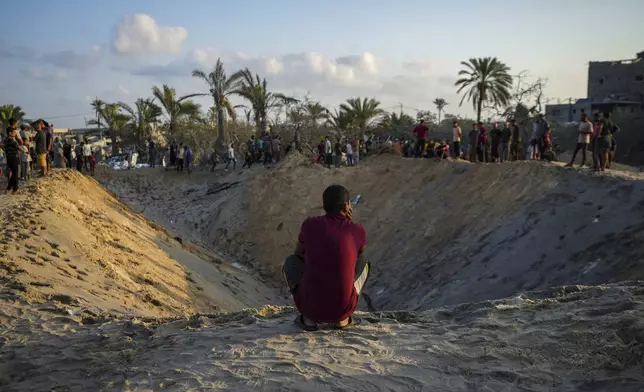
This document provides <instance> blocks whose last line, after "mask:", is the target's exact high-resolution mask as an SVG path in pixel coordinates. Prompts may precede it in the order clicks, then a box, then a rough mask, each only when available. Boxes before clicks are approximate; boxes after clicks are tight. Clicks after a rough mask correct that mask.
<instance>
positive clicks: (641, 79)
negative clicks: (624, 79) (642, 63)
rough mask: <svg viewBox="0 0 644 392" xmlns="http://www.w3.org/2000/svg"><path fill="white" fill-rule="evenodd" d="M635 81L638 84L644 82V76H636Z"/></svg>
mask: <svg viewBox="0 0 644 392" xmlns="http://www.w3.org/2000/svg"><path fill="white" fill-rule="evenodd" d="M635 81H636V82H643V81H644V75H642V74H639V75H635Z"/></svg>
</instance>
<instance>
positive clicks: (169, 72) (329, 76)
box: [113, 48, 470, 113]
mask: <svg viewBox="0 0 644 392" xmlns="http://www.w3.org/2000/svg"><path fill="white" fill-rule="evenodd" d="M217 59H221V60H222V61H223V63H224V66H225V69H226V72H227V73H228V75H230V74H232V73H233V72H235V71H237V70H239V69H243V68H246V67H248V68H249V69H250V70H251V72H253V73H257V74H259V75H260V77H266V79H267V80H268V84H269V88H270V89H271V90H273V91H278V92H282V93H285V94H290V95H294V96H300V95H301V94H302V93H304V92H309V93H310V94H311V95H312V96H313V97H314V98H315V99H319V100H321V101H322V102H324V103H326V104H329V105H334V104H337V103H340V102H341V101H344V100H345V99H347V98H349V97H356V96H370V97H375V98H376V99H378V100H380V101H381V102H382V104H383V107H385V108H386V107H390V106H394V105H397V102H404V103H405V105H406V107H408V108H415V109H423V110H426V109H431V110H434V105H433V104H432V101H433V100H434V99H435V98H437V97H441V98H444V99H446V100H447V101H448V102H450V104H451V105H450V109H451V110H450V111H451V112H452V113H463V112H465V111H467V112H469V110H470V109H469V106H467V105H466V106H464V107H463V108H458V105H457V102H458V99H459V98H458V97H457V95H456V90H455V89H454V81H455V80H456V79H455V76H456V71H454V70H453V69H452V68H453V66H447V65H445V64H440V63H434V62H432V63H430V62H428V61H418V62H413V63H411V62H408V63H398V64H392V63H391V62H390V61H389V62H388V61H384V60H382V59H379V58H378V57H376V56H375V55H374V54H372V53H369V52H365V53H359V54H351V55H346V56H342V57H337V58H332V57H328V56H325V55H323V54H321V53H319V52H314V51H311V52H302V53H290V54H271V55H267V56H252V55H248V54H245V53H239V52H225V51H219V50H216V49H213V48H196V49H192V50H190V51H188V52H187V53H186V55H184V56H182V57H181V58H179V59H177V60H175V61H172V62H169V63H166V64H155V65H148V66H143V67H139V68H135V69H118V68H113V70H114V71H121V72H122V71H126V72H129V73H131V74H133V75H135V76H146V77H149V78H151V79H152V80H150V82H151V83H169V84H175V85H181V86H182V89H184V90H186V91H185V92H186V93H190V92H199V91H200V88H201V89H205V85H203V86H202V85H201V82H199V81H197V80H194V79H193V78H192V77H191V73H192V70H194V69H201V70H203V71H205V72H210V71H211V70H212V68H213V67H214V65H215V63H216V62H217ZM385 69H386V70H387V72H384V71H383V70H385ZM171 78H177V80H174V81H173V80H171ZM180 80H181V81H180ZM411 113H413V111H412V112H411Z"/></svg>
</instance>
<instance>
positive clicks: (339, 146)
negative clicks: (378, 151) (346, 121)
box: [315, 136, 366, 168]
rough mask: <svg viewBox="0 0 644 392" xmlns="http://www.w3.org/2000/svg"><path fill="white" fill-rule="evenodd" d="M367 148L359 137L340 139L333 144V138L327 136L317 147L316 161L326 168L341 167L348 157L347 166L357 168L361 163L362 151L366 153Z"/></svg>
mask: <svg viewBox="0 0 644 392" xmlns="http://www.w3.org/2000/svg"><path fill="white" fill-rule="evenodd" d="M365 149H366V146H365V142H364V141H363V140H360V138H358V136H355V137H354V138H353V139H351V138H339V139H338V140H336V142H335V143H331V138H330V137H329V136H326V137H324V138H322V140H320V143H319V144H318V146H317V156H316V157H315V160H316V161H317V162H318V163H320V164H322V165H325V166H326V167H329V168H330V167H336V168H338V167H340V166H342V163H343V159H342V157H343V156H344V157H346V164H347V166H355V165H357V164H358V163H360V151H365Z"/></svg>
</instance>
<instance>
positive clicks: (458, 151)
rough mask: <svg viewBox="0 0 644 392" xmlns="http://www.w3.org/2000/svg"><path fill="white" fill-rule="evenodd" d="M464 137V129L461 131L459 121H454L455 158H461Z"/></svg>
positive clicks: (453, 147)
mask: <svg viewBox="0 0 644 392" xmlns="http://www.w3.org/2000/svg"><path fill="white" fill-rule="evenodd" d="M462 137H463V131H461V126H460V124H459V123H458V121H454V123H453V124H452V149H453V150H454V159H460V158H461V138H462Z"/></svg>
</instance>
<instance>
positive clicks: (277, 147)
mask: <svg viewBox="0 0 644 392" xmlns="http://www.w3.org/2000/svg"><path fill="white" fill-rule="evenodd" d="M281 156H282V142H281V141H280V139H279V136H278V135H275V136H273V158H274V159H275V163H277V162H279V161H280V158H281Z"/></svg>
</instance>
